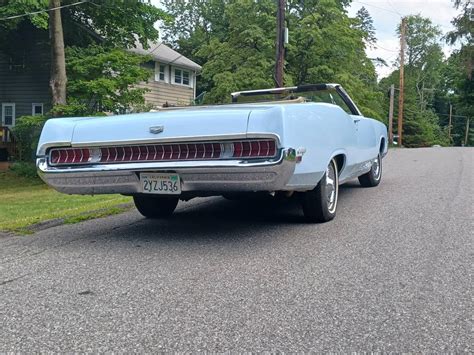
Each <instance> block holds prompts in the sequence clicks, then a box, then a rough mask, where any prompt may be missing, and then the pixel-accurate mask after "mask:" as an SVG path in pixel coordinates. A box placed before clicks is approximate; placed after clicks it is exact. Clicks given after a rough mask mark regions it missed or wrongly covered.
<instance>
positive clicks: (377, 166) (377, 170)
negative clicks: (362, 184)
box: [372, 155, 381, 180]
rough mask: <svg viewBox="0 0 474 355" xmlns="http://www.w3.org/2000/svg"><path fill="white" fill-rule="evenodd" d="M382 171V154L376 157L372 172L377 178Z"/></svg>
mask: <svg viewBox="0 0 474 355" xmlns="http://www.w3.org/2000/svg"><path fill="white" fill-rule="evenodd" d="M380 173H381V169H380V155H379V156H378V157H377V158H375V159H374V161H373V163H372V174H374V178H375V179H376V180H378V179H380Z"/></svg>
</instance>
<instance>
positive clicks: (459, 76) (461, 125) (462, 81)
mask: <svg viewBox="0 0 474 355" xmlns="http://www.w3.org/2000/svg"><path fill="white" fill-rule="evenodd" d="M454 5H455V7H456V8H458V9H461V10H462V12H461V14H460V15H459V16H457V17H456V18H454V19H453V21H452V24H453V25H454V27H455V28H454V30H453V31H451V32H450V33H448V34H447V36H446V40H447V41H448V43H451V44H453V43H456V42H457V43H460V44H461V48H460V49H458V50H455V51H454V52H453V53H452V54H451V56H450V58H449V59H448V67H449V70H447V71H446V80H447V83H448V88H449V90H450V95H449V99H450V101H451V102H452V103H453V105H454V108H455V113H456V114H457V115H460V116H465V118H464V119H456V120H455V121H454V125H453V130H452V131H453V139H454V141H453V143H454V144H456V145H461V144H464V137H465V133H466V124H465V122H466V119H471V123H472V118H473V117H474V82H473V80H472V70H473V67H474V37H473V32H474V21H471V20H470V19H469V14H470V11H471V10H470V1H466V0H456V1H455V4H454ZM471 126H472V125H471ZM467 143H468V144H469V145H473V144H474V133H473V132H472V131H471V132H470V133H469V132H468V142H467Z"/></svg>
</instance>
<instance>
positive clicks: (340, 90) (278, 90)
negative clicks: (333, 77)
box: [231, 84, 362, 116]
mask: <svg viewBox="0 0 474 355" xmlns="http://www.w3.org/2000/svg"><path fill="white" fill-rule="evenodd" d="M324 90H334V91H336V92H337V93H338V94H339V96H340V97H341V99H342V100H343V101H344V103H345V104H346V105H347V106H348V107H349V109H350V110H351V113H352V114H353V115H355V116H362V113H361V112H360V110H359V108H358V107H357V105H356V104H355V103H354V101H352V99H351V98H350V96H349V95H348V94H347V92H346V91H345V90H344V88H343V87H342V86H341V85H339V84H307V85H300V86H290V87H284V88H273V89H261V90H247V91H236V92H233V93H231V96H232V102H233V103H237V100H238V98H239V96H258V95H265V94H278V93H284V92H287V93H298V92H308V91H324Z"/></svg>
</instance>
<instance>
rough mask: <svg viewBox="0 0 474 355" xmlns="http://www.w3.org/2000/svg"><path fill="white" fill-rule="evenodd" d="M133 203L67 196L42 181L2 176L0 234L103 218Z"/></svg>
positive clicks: (121, 198) (108, 197)
mask: <svg viewBox="0 0 474 355" xmlns="http://www.w3.org/2000/svg"><path fill="white" fill-rule="evenodd" d="M127 202H131V198H130V197H125V196H121V195H99V196H80V195H64V194H61V193H59V192H56V191H54V190H53V189H51V188H49V187H48V186H47V185H45V184H44V183H43V182H42V181H41V180H40V179H39V178H24V177H19V176H18V175H16V174H15V173H13V172H2V173H0V231H14V232H27V231H28V227H29V226H31V225H32V224H35V223H38V222H43V221H47V220H50V219H55V218H64V219H65V222H66V223H74V222H78V221H81V220H86V219H91V218H96V217H103V216H106V215H110V214H115V213H119V212H122V211H123V208H119V205H120V204H123V203H127Z"/></svg>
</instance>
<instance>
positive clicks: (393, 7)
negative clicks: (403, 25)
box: [387, 0, 403, 17]
mask: <svg viewBox="0 0 474 355" xmlns="http://www.w3.org/2000/svg"><path fill="white" fill-rule="evenodd" d="M387 3H388V4H389V5H390V7H391V8H392V9H394V10H395V12H396V13H397V14H399V15H400V17H403V15H402V14H401V13H399V12H398V10H397V9H396V8H395V6H393V4H392V2H391V1H390V0H387Z"/></svg>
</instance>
